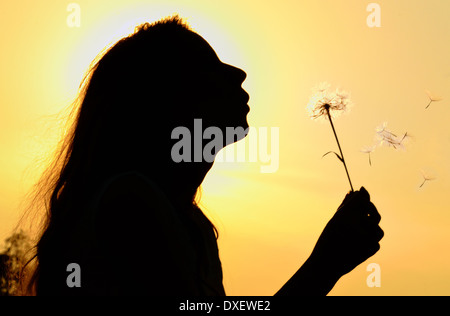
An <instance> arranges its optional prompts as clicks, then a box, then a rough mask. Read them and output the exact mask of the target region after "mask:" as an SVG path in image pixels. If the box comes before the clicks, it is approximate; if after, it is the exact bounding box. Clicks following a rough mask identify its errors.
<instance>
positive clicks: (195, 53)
mask: <svg viewBox="0 0 450 316" xmlns="http://www.w3.org/2000/svg"><path fill="white" fill-rule="evenodd" d="M183 44H184V45H183V46H184V49H183V50H184V52H185V53H187V55H188V56H189V59H190V60H192V61H203V62H213V63H218V62H220V60H219V57H218V56H217V54H216V52H215V51H214V49H213V48H212V47H211V45H209V43H208V42H207V41H206V40H205V39H204V38H203V37H202V36H200V35H198V34H197V33H194V32H189V35H188V36H186V38H185V41H184V43H183Z"/></svg>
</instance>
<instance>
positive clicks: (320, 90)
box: [307, 82, 354, 192]
mask: <svg viewBox="0 0 450 316" xmlns="http://www.w3.org/2000/svg"><path fill="white" fill-rule="evenodd" d="M329 89H330V84H328V83H327V82H323V83H321V84H319V85H318V86H316V87H315V88H314V89H313V95H312V96H311V98H310V100H309V103H308V106H307V110H308V112H309V115H310V117H311V118H312V119H318V118H325V119H328V120H329V121H330V124H331V128H332V129H333V133H334V137H335V138H336V142H337V145H338V148H339V152H340V155H339V154H338V153H336V152H334V151H329V152H327V153H326V154H325V155H323V157H324V156H326V155H328V154H330V153H334V154H335V155H336V156H337V157H338V159H339V160H340V161H341V162H342V164H343V165H344V168H345V172H346V173H347V178H348V181H349V183H350V188H351V191H352V192H353V191H354V190H353V185H352V181H351V180H350V175H349V173H348V169H347V164H346V163H345V159H344V154H343V153H342V149H341V145H340V143H339V139H338V137H337V134H336V130H335V128H334V124H333V120H332V118H336V117H337V116H339V114H341V113H343V112H346V111H347V110H348V108H349V106H350V105H351V101H350V95H349V94H348V93H347V92H345V91H342V90H339V89H336V90H335V91H329Z"/></svg>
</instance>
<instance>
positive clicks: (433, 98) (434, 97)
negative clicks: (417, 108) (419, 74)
mask: <svg viewBox="0 0 450 316" xmlns="http://www.w3.org/2000/svg"><path fill="white" fill-rule="evenodd" d="M425 92H426V93H427V95H428V98H429V99H430V103H428V105H427V107H426V108H425V109H428V107H429V106H430V105H431V103H432V102H438V101H442V100H443V98H441V97H436V96H433V95H432V94H431V92H430V91H429V90H425Z"/></svg>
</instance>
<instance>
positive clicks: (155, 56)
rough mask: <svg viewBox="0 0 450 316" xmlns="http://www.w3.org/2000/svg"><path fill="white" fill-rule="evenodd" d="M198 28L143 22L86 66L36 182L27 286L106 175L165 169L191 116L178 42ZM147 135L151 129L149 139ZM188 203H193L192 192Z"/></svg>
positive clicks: (176, 19)
mask: <svg viewBox="0 0 450 316" xmlns="http://www.w3.org/2000/svg"><path fill="white" fill-rule="evenodd" d="M195 35H196V34H195V33H194V32H193V31H192V30H190V28H189V26H187V25H186V24H185V23H184V22H183V21H182V20H181V19H180V18H179V17H178V16H173V17H170V18H166V19H164V20H161V21H158V22H155V23H153V24H149V23H145V24H142V25H140V26H139V27H137V28H136V30H135V32H134V33H133V34H132V35H130V36H127V37H125V38H123V39H121V40H120V41H118V42H117V43H116V44H114V45H113V46H112V47H111V48H109V49H108V50H107V51H106V52H105V53H104V54H102V55H101V56H99V57H98V58H97V59H96V60H95V61H94V63H93V64H92V66H91V67H90V70H89V71H88V73H87V75H86V76H85V78H84V80H83V82H82V84H81V86H80V91H79V94H78V98H77V100H76V102H75V105H74V110H73V112H72V114H71V120H72V125H71V127H70V128H69V129H68V131H67V133H66V135H65V137H64V138H63V140H62V141H61V144H60V146H59V148H58V151H57V153H56V154H55V155H54V157H53V163H52V164H51V165H50V166H49V168H48V169H47V171H46V172H45V173H44V174H43V176H42V178H41V180H40V182H39V184H38V186H37V187H36V191H35V196H34V202H35V205H38V204H39V203H41V204H39V205H42V207H43V208H44V209H45V212H46V213H45V214H44V216H43V217H44V222H43V223H42V230H41V234H40V238H39V239H38V241H37V243H36V248H35V249H36V252H35V257H34V258H33V259H34V260H35V263H34V267H35V268H34V273H33V277H32V278H31V281H30V282H29V290H31V289H32V288H33V287H34V288H35V291H36V288H37V291H38V292H39V282H40V277H41V274H42V273H41V272H42V271H43V268H45V265H47V264H49V263H50V262H51V261H53V260H55V254H57V253H58V251H59V250H60V249H61V248H62V247H64V244H63V240H64V236H67V235H65V234H69V233H70V227H68V226H69V224H68V223H71V222H74V221H76V220H77V219H79V218H80V216H82V214H81V213H82V211H80V209H82V208H83V205H85V203H86V201H88V200H89V199H90V198H91V197H92V196H93V195H94V194H95V192H96V188H98V187H99V186H100V185H101V184H102V182H104V181H105V179H107V178H108V177H109V176H111V175H114V174H117V173H120V172H124V171H127V170H139V168H140V167H141V166H142V165H144V164H145V165H149V162H151V165H154V166H155V170H153V171H154V175H155V180H158V177H163V175H160V174H158V166H160V165H161V164H166V163H167V161H168V160H170V159H171V158H170V149H169V148H170V147H169V146H170V143H169V142H167V139H170V131H171V130H172V129H173V128H174V127H175V126H180V125H182V122H184V121H185V120H186V119H187V118H190V117H192V114H189V111H190V110H191V109H189V106H188V105H189V104H187V103H188V102H186V99H188V100H189V93H190V92H189V91H192V89H191V87H189V82H188V80H186V78H185V77H184V74H185V73H187V72H189V69H188V67H189V62H187V61H188V60H189V58H190V56H186V55H185V52H183V47H184V46H185V45H187V44H188V41H189V39H190V38H191V37H192V36H195ZM143 103H144V104H143ZM174 109H176V111H174ZM141 135H146V139H145V140H144V139H143V137H141ZM148 135H154V136H155V137H154V138H153V139H151V140H150V141H149V140H148ZM166 136H168V137H166ZM145 141H147V142H148V143H145ZM191 207H194V208H197V206H196V202H195V196H193V197H192V201H191ZM197 209H198V208H197ZM208 223H210V224H211V228H212V229H213V230H214V231H215V232H216V236H217V231H216V229H215V228H214V226H213V225H212V223H211V222H209V221H208Z"/></svg>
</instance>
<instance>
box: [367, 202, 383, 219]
mask: <svg viewBox="0 0 450 316" xmlns="http://www.w3.org/2000/svg"><path fill="white" fill-rule="evenodd" d="M367 215H368V217H369V220H370V221H371V222H373V223H375V224H377V225H378V224H379V223H380V221H381V215H380V213H378V210H377V208H376V207H375V205H374V204H373V203H372V202H370V203H369V205H368V209H367Z"/></svg>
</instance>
